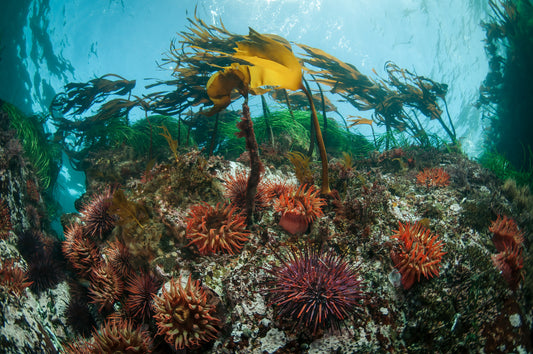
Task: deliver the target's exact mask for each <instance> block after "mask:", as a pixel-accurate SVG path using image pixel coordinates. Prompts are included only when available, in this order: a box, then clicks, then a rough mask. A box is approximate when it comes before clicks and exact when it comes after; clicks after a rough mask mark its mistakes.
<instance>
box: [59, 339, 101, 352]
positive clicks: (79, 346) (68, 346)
mask: <svg viewBox="0 0 533 354" xmlns="http://www.w3.org/2000/svg"><path fill="white" fill-rule="evenodd" d="M63 350H64V353H65V354H88V353H94V352H95V348H94V345H93V344H92V343H91V342H89V341H88V340H86V339H78V340H76V341H74V342H69V343H65V344H64V345H63Z"/></svg>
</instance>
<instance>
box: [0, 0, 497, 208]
mask: <svg viewBox="0 0 533 354" xmlns="http://www.w3.org/2000/svg"><path fill="white" fill-rule="evenodd" d="M3 7H4V9H3V10H4V11H3V12H2V13H1V14H0V48H2V49H1V51H0V59H1V61H0V65H1V66H0V82H2V83H3V85H1V86H0V98H2V99H3V100H6V101H8V102H11V103H13V104H15V105H17V106H18V107H20V108H21V109H22V110H23V111H25V112H27V113H31V112H44V111H47V109H48V106H49V104H50V102H51V99H52V97H53V96H54V95H55V94H56V93H58V92H61V91H62V90H63V86H64V85H65V84H66V83H68V82H73V81H76V82H86V81H88V80H90V79H93V78H95V77H99V76H102V75H104V74H107V73H116V74H119V75H121V76H123V77H125V78H127V79H129V80H131V79H136V80H137V87H136V88H135V90H134V94H138V95H142V93H143V92H146V89H145V88H144V86H145V85H147V84H149V83H151V82H152V81H151V80H149V79H150V78H158V79H163V80H168V79H170V78H171V77H170V72H169V71H168V70H163V69H161V68H159V67H158V62H161V59H162V58H163V57H164V53H165V52H166V51H167V50H168V48H169V44H170V41H171V40H172V39H173V38H176V37H177V34H176V33H178V32H180V31H183V30H185V29H186V26H187V23H188V22H187V17H192V16H193V15H194V11H195V7H196V8H197V15H198V17H199V18H201V19H203V20H204V21H206V22H207V23H208V24H217V25H219V24H220V21H222V22H223V23H224V25H225V26H226V28H227V29H228V30H229V31H231V32H233V33H240V34H245V33H247V32H248V27H252V28H254V29H255V30H257V31H258V32H262V33H274V34H278V35H281V36H283V37H284V38H286V39H288V40H290V41H293V42H297V43H303V44H306V45H309V46H312V47H316V48H320V49H322V50H324V51H326V52H328V53H330V54H332V55H334V56H336V57H337V58H339V59H341V60H343V61H345V62H348V63H351V64H353V65H355V66H356V67H357V68H358V69H359V70H360V71H361V72H362V73H363V74H365V75H368V76H370V77H373V75H374V74H373V73H372V69H375V70H376V71H377V73H378V74H379V75H381V76H383V77H385V76H386V75H385V72H384V70H383V66H384V64H385V63H386V62H387V61H389V60H391V61H393V62H395V63H396V64H397V65H398V66H400V67H402V68H406V69H408V70H410V71H412V72H415V73H416V74H417V75H421V76H425V77H428V78H430V79H432V80H434V81H436V82H441V83H446V84H448V86H449V91H448V94H447V96H446V98H447V102H448V107H449V112H450V115H451V117H452V119H453V121H454V124H455V127H456V129H457V136H458V137H459V138H460V141H461V143H462V147H463V149H464V151H465V152H466V153H468V154H469V155H470V156H477V155H478V154H479V153H480V152H481V147H482V144H481V142H482V131H483V129H482V128H483V127H482V121H481V112H480V111H478V110H477V109H476V108H474V106H473V104H474V103H475V101H476V99H477V98H478V96H479V91H478V89H479V86H480V84H481V82H482V81H483V79H484V78H485V76H486V74H487V70H488V64H487V58H486V55H485V52H484V49H483V46H484V42H483V39H484V38H485V34H484V32H483V30H482V28H481V26H480V22H481V21H482V20H486V19H487V16H488V15H487V13H488V12H489V9H488V5H487V2H486V1H485V0H472V1H463V0H450V1H434V0H428V1H424V0H380V1H370V0H366V1H352V0H309V1H300V0H278V1H276V0H233V1H226V0H212V1H190V0H154V1H142V0H123V1H121V0H95V1H86V0H69V1H65V0H42V1H30V0H21V1H19V0H8V1H7V3H6V4H5V5H3ZM374 77H375V76H374ZM332 99H333V101H334V103H335V104H336V105H337V107H338V108H339V111H340V112H341V113H342V114H343V115H344V116H348V115H363V116H364V115H365V114H364V113H361V112H357V111H355V110H354V108H353V107H352V106H349V105H347V104H344V103H340V102H335V99H336V98H335V97H333V98H332ZM251 108H252V115H253V113H254V110H255V111H256V112H260V109H261V108H260V100H259V99H257V100H256V101H253V100H252V102H251ZM134 114H135V112H134ZM50 128H51V129H53V127H50ZM357 129H360V131H361V132H362V133H363V134H366V135H369V134H370V132H369V131H368V130H365V129H368V128H366V127H364V126H358V127H357ZM56 193H57V195H58V196H59V199H60V200H61V201H62V203H63V206H64V208H65V211H72V210H73V204H72V203H73V200H74V199H75V198H76V197H77V196H78V195H79V194H81V193H83V175H76V174H75V173H74V171H72V170H71V169H70V168H69V166H68V164H64V167H63V170H62V171H61V174H60V179H59V181H58V187H57V190H56Z"/></svg>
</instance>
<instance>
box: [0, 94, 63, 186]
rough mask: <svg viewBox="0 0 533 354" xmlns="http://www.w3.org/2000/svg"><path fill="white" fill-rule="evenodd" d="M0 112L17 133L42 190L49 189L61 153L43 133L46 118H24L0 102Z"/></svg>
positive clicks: (59, 163) (17, 110) (47, 135)
mask: <svg viewBox="0 0 533 354" xmlns="http://www.w3.org/2000/svg"><path fill="white" fill-rule="evenodd" d="M0 110H2V111H4V112H6V113H7V114H8V115H9V119H10V125H11V127H12V128H13V129H15V130H16V131H17V135H18V137H19V139H20V141H21V143H22V146H23V148H24V152H25V154H26V157H27V158H28V159H29V160H30V162H31V164H32V165H33V167H34V168H35V172H36V174H37V176H38V177H39V180H40V183H41V187H42V189H43V190H47V189H50V188H51V187H52V186H53V185H54V182H55V180H56V178H57V175H58V173H59V169H60V166H61V151H60V149H59V145H58V144H56V143H55V142H54V140H53V139H52V138H51V136H50V134H48V133H47V132H46V131H45V124H46V119H47V117H46V116H39V115H33V116H26V115H25V114H24V113H22V112H21V111H20V110H19V109H17V108H16V107H15V106H13V105H12V104H9V103H7V102H4V101H1V100H0Z"/></svg>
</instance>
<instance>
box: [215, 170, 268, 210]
mask: <svg viewBox="0 0 533 354" xmlns="http://www.w3.org/2000/svg"><path fill="white" fill-rule="evenodd" d="M224 184H225V186H226V191H225V192H224V196H225V197H227V198H229V200H230V201H231V203H232V204H233V205H236V206H237V207H238V208H239V209H240V210H246V187H247V186H248V173H246V172H245V171H240V172H236V173H235V176H232V175H228V176H227V178H226V179H225V180H224ZM254 203H255V204H254V205H255V206H254V208H255V210H259V211H260V210H262V209H264V208H266V206H267V205H268V203H269V199H268V194H267V190H266V186H265V184H264V183H259V185H258V186H257V192H256V194H255V199H254Z"/></svg>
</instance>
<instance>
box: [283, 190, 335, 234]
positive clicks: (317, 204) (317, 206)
mask: <svg viewBox="0 0 533 354" xmlns="http://www.w3.org/2000/svg"><path fill="white" fill-rule="evenodd" d="M319 192H320V191H319V190H318V189H316V188H315V186H313V185H309V186H307V185H306V184H304V185H301V186H300V187H299V188H298V189H297V190H296V191H294V190H292V191H289V192H287V193H283V194H282V195H281V196H280V197H279V198H278V199H277V200H276V202H275V204H274V210H276V211H277V212H279V213H281V219H280V221H279V225H280V226H281V227H282V228H283V229H284V230H285V231H287V232H288V233H290V234H293V235H294V234H301V233H303V232H305V231H306V230H307V228H308V227H309V225H310V224H311V223H312V222H313V221H314V220H315V219H316V218H318V217H321V216H322V215H324V213H323V212H322V206H323V205H325V204H326V201H325V200H324V199H322V198H320V197H319V196H318V194H319Z"/></svg>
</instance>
